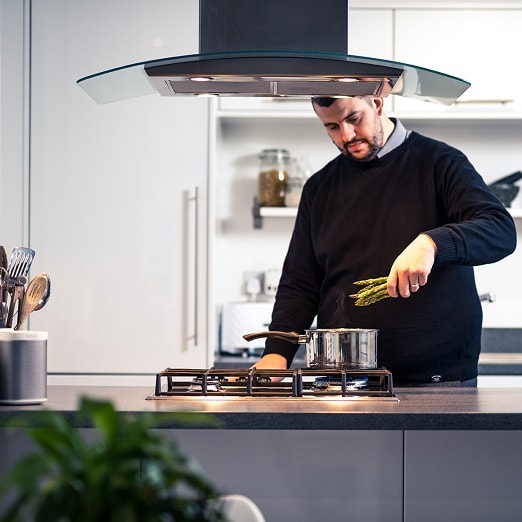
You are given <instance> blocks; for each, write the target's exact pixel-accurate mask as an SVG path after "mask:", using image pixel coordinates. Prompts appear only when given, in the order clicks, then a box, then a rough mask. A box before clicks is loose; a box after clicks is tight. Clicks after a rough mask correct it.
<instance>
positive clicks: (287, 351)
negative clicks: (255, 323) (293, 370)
mask: <svg viewBox="0 0 522 522" xmlns="http://www.w3.org/2000/svg"><path fill="white" fill-rule="evenodd" d="M313 183H314V180H309V181H308V183H307V184H306V185H305V187H304V189H303V193H302V196H301V201H300V204H299V209H298V212H297V217H296V222H295V226H294V230H293V233H292V237H291V239H290V244H289V247H288V251H287V254H286V258H285V261H284V264H283V270H282V275H281V279H280V281H279V285H278V288H277V295H276V300H275V305H274V309H273V312H272V321H271V323H270V326H269V330H279V331H285V332H288V331H297V332H298V333H303V332H304V330H305V329H308V328H310V326H311V324H312V323H313V320H314V318H315V316H316V314H317V309H318V304H319V293H320V285H321V282H322V280H323V276H324V274H323V272H322V269H321V268H320V267H319V265H318V263H317V260H316V257H315V253H314V248H313V245H314V241H313V238H311V237H310V234H311V226H310V205H311V201H310V196H309V194H310V192H311V191H310V190H309V189H310V185H312V184H313ZM297 348H298V346H297V345H296V344H292V343H290V342H288V341H284V340H281V339H274V338H268V339H267V341H266V347H265V351H264V355H266V354H269V353H277V354H280V355H283V356H284V357H285V358H286V360H287V365H288V366H290V364H291V362H292V359H293V358H294V356H295V353H296V351H297Z"/></svg>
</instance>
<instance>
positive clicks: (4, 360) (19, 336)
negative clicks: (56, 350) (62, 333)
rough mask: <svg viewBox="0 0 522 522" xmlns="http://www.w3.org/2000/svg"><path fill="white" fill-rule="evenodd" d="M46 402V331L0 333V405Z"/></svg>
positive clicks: (2, 331)
mask: <svg viewBox="0 0 522 522" xmlns="http://www.w3.org/2000/svg"><path fill="white" fill-rule="evenodd" d="M46 400H47V332H32V331H18V332H17V331H14V330H12V329H3V330H0V405H5V404H11V405H20V404H41V403H42V402H45V401H46Z"/></svg>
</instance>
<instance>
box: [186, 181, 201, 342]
mask: <svg viewBox="0 0 522 522" xmlns="http://www.w3.org/2000/svg"><path fill="white" fill-rule="evenodd" d="M188 201H189V203H190V202H193V204H194V287H193V291H194V311H193V312H194V323H193V328H194V335H193V339H194V346H197V345H198V298H199V273H198V266H199V187H197V186H196V187H194V195H193V196H189V198H188Z"/></svg>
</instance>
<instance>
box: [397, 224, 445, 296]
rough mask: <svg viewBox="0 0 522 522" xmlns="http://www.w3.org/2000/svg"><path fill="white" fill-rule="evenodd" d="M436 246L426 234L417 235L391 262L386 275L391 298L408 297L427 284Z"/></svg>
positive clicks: (435, 253)
mask: <svg viewBox="0 0 522 522" xmlns="http://www.w3.org/2000/svg"><path fill="white" fill-rule="evenodd" d="M436 255H437V245H435V242H434V241H433V239H431V237H430V236H428V235H427V234H420V235H418V236H417V237H416V238H415V239H414V240H413V241H412V242H411V243H410V244H409V245H408V246H407V247H406V248H405V249H404V250H403V251H402V252H401V253H400V254H399V256H398V257H397V259H396V260H395V261H394V262H393V265H392V267H391V270H390V273H389V275H388V293H389V294H390V296H391V297H399V295H400V296H401V297H410V295H411V293H412V292H417V291H418V290H419V288H420V287H421V286H424V285H425V284H426V283H427V282H428V276H429V274H430V272H431V269H432V267H433V263H434V262H435V256H436Z"/></svg>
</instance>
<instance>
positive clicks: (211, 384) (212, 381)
mask: <svg viewBox="0 0 522 522" xmlns="http://www.w3.org/2000/svg"><path fill="white" fill-rule="evenodd" d="M220 388H221V385H220V383H219V378H218V377H207V391H212V392H217V391H219V390H220ZM188 391H195V392H201V391H203V377H194V379H193V380H192V382H191V383H190V384H189V387H188Z"/></svg>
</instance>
